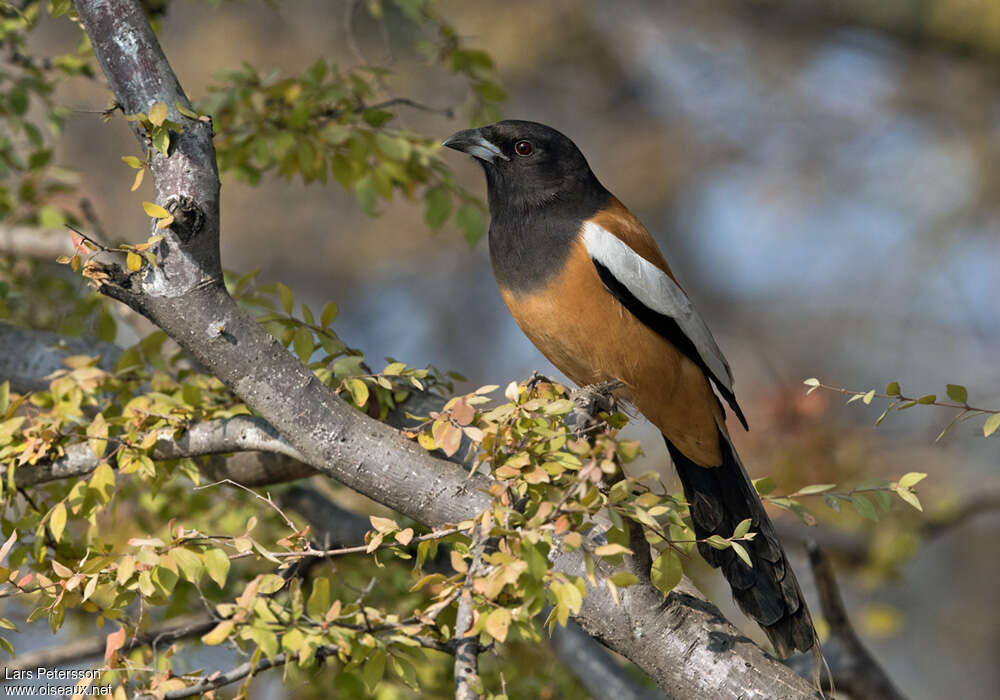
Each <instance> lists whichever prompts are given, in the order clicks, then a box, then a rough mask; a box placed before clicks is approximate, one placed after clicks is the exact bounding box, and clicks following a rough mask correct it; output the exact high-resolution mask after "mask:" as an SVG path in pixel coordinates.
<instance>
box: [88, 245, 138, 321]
mask: <svg viewBox="0 0 1000 700" xmlns="http://www.w3.org/2000/svg"><path fill="white" fill-rule="evenodd" d="M105 254H106V253H105V252H102V253H98V254H97V255H95V256H94V257H92V258H91V259H90V260H87V261H86V262H85V263H84V264H83V270H82V271H81V274H82V275H83V276H84V277H86V278H87V279H88V280H89V281H90V282H89V283H90V286H91V287H93V288H94V289H96V290H97V291H98V292H100V293H101V294H105V295H107V296H109V297H111V298H112V299H117V300H118V301H120V302H123V303H125V304H128V305H129V306H131V307H133V308H135V302H136V294H135V290H134V285H133V277H134V276H135V275H137V274H139V273H129V272H126V271H125V270H124V269H122V266H121V265H119V264H118V263H117V262H115V261H113V260H108V259H102V256H103V255H105Z"/></svg>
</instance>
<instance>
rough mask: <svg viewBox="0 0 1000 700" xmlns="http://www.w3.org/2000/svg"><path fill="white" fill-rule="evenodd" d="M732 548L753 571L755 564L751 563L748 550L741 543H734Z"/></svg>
mask: <svg viewBox="0 0 1000 700" xmlns="http://www.w3.org/2000/svg"><path fill="white" fill-rule="evenodd" d="M732 547H733V551H734V552H736V554H737V556H739V558H740V559H742V560H743V562H744V563H745V564H746V565H747V566H749V567H750V568H751V569H752V568H753V562H752V561H750V555H749V554H747V550H746V548H745V547H744V546H743V545H742V544H740V543H739V542H733V543H732Z"/></svg>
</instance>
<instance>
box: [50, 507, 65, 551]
mask: <svg viewBox="0 0 1000 700" xmlns="http://www.w3.org/2000/svg"><path fill="white" fill-rule="evenodd" d="M65 529H66V504H65V503H63V502H62V501H60V502H59V503H57V504H56V506H55V508H53V509H52V510H51V512H50V514H49V532H51V533H52V539H54V540H55V541H56V542H58V541H59V540H61V539H62V536H63V531H65Z"/></svg>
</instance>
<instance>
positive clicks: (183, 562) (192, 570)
mask: <svg viewBox="0 0 1000 700" xmlns="http://www.w3.org/2000/svg"><path fill="white" fill-rule="evenodd" d="M170 555H171V556H172V557H173V558H174V561H175V562H177V567H178V568H179V569H180V570H181V573H182V574H183V575H184V578H185V580H187V581H190V582H191V583H198V580H199V579H200V578H201V572H202V570H203V569H204V568H205V565H204V563H203V562H202V558H201V555H199V554H196V553H195V552H192V551H191V550H190V549H186V548H184V547H177V548H175V549H172V550H170Z"/></svg>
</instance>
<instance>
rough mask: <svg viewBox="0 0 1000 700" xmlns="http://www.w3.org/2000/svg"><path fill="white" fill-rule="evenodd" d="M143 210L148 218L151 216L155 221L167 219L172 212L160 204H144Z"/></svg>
mask: <svg viewBox="0 0 1000 700" xmlns="http://www.w3.org/2000/svg"><path fill="white" fill-rule="evenodd" d="M142 208H143V209H144V210H145V211H146V215H147V216H151V217H153V218H154V219H166V218H167V217H168V216H170V212H169V211H167V210H166V209H164V208H163V207H161V206H160V205H159V204H153V203H152V202H143V203H142Z"/></svg>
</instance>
